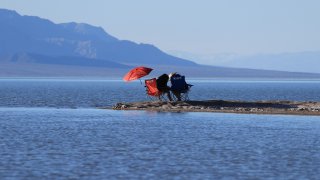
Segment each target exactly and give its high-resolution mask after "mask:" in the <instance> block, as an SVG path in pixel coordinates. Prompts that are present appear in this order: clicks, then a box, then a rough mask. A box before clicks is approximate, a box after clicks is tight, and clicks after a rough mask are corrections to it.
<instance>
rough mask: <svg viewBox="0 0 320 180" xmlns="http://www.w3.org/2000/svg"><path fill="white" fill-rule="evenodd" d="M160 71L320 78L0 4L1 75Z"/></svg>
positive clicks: (201, 74) (233, 75)
mask: <svg viewBox="0 0 320 180" xmlns="http://www.w3.org/2000/svg"><path fill="white" fill-rule="evenodd" d="M141 65H144V66H149V67H152V68H154V69H155V71H154V72H155V73H157V74H161V73H163V72H167V73H169V72H171V71H178V72H181V73H183V74H186V75H190V76H195V77H199V76H201V77H320V75H318V74H310V73H289V72H280V71H262V70H253V69H237V68H225V67H214V66H205V65H200V64H197V63H195V62H193V61H190V60H187V59H183V58H179V57H175V56H172V55H170V54H167V53H165V52H163V51H161V50H160V49H158V48H157V47H155V46H154V45H150V44H142V43H141V44H138V43H135V42H132V41H128V40H119V39H118V38H116V37H113V36H111V35H110V34H108V33H107V32H106V31H105V30H104V29H103V28H101V27H95V26H92V25H89V24H85V23H75V22H71V23H61V24H55V23H53V22H51V21H49V20H47V19H42V18H40V17H36V16H22V15H20V14H18V13H17V12H15V11H12V10H7V9H0V76H2V77H4V76H120V75H123V73H125V72H127V71H128V70H129V69H131V68H132V67H134V66H141Z"/></svg>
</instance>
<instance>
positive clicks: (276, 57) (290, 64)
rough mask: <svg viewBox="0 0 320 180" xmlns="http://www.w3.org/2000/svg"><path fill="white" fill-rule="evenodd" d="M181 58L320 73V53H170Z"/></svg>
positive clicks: (221, 63)
mask: <svg viewBox="0 0 320 180" xmlns="http://www.w3.org/2000/svg"><path fill="white" fill-rule="evenodd" d="M169 53H171V54H174V55H175V56H177V57H180V58H186V59H190V60H198V62H201V63H202V64H210V65H214V66H223V67H233V68H251V69H265V70H277V71H289V72H290V71H291V72H309V73H320V68H318V67H319V66H320V51H304V52H287V53H278V54H255V55H240V54H236V53H217V54H206V55H200V54H193V53H188V52H183V51H169Z"/></svg>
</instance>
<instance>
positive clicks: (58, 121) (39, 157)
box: [0, 108, 320, 179]
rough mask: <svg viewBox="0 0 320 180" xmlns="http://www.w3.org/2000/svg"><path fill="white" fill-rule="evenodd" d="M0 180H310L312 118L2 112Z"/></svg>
mask: <svg viewBox="0 0 320 180" xmlns="http://www.w3.org/2000/svg"><path fill="white" fill-rule="evenodd" d="M0 115H1V116H0V124H1V126H0V137H1V139H0V146H1V152H0V167H1V168H0V176H1V177H2V178H18V179H19V178H22V179H26V178H27V179H34V178H42V179H46V178H50V179H56V178H62V179H66V178H68V179H69V178H72V179H78V178H86V179H87V178H94V179H109V178H124V179H127V178H137V179H141V178H144V179H149V178H152V179H154V178H157V179H158V178H159V179H168V178H170V179H171V178H178V177H179V178H182V179H205V178H210V179H212V178H237V179H239V178H243V179H256V178H276V179H316V178H317V177H318V174H319V172H320V171H319V170H320V168H319V167H320V164H319V162H320V155H319V151H320V142H319V140H318V139H319V135H320V119H319V117H312V116H307V117H304V116H278V115H272V116H268V115H235V114H219V113H157V112H144V111H109V110H96V109H46V108H1V109H0Z"/></svg>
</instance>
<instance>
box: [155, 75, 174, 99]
mask: <svg viewBox="0 0 320 180" xmlns="http://www.w3.org/2000/svg"><path fill="white" fill-rule="evenodd" d="M168 80H169V76H168V74H162V75H161V76H159V77H158V78H157V88H158V90H159V91H161V92H162V93H166V94H167V96H168V99H169V101H172V98H171V95H170V87H168V85H167V83H168ZM159 99H160V97H159Z"/></svg>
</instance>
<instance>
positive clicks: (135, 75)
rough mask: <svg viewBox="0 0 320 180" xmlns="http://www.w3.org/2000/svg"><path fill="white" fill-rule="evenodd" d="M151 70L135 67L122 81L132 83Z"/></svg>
mask: <svg viewBox="0 0 320 180" xmlns="http://www.w3.org/2000/svg"><path fill="white" fill-rule="evenodd" d="M152 70H153V69H151V68H147V67H143V66H140V67H136V68H134V69H131V70H130V71H129V72H128V73H127V74H126V75H125V76H124V77H123V80H124V81H133V80H136V79H139V78H141V77H143V76H146V75H148V74H149V73H150V72H151V71H152Z"/></svg>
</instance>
